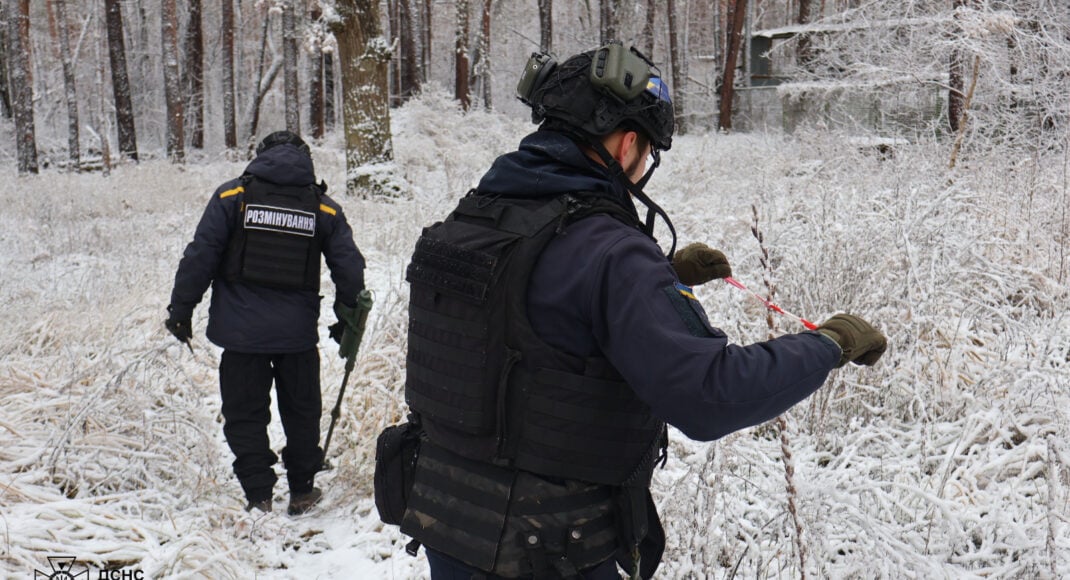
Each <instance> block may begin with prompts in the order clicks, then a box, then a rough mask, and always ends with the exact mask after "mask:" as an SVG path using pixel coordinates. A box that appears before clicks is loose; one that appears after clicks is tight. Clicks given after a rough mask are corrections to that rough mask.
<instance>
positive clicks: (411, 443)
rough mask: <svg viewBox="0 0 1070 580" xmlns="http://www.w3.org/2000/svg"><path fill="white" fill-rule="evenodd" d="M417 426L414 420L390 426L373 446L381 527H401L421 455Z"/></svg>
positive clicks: (376, 503)
mask: <svg viewBox="0 0 1070 580" xmlns="http://www.w3.org/2000/svg"><path fill="white" fill-rule="evenodd" d="M421 432H422V431H421V429H420V425H419V423H418V422H417V421H414V420H413V417H411V416H410V417H409V420H408V421H406V422H405V423H402V424H401V425H392V426H390V427H387V428H386V429H384V430H383V432H382V433H380V434H379V438H378V439H377V440H376V442H375V508H376V509H377V510H379V519H380V520H382V521H383V523H384V524H391V525H401V518H402V517H403V516H404V515H405V508H406V506H407V505H408V503H409V495H410V493H411V492H412V483H413V481H414V479H415V474H416V458H417V456H418V455H419V454H420V435H421Z"/></svg>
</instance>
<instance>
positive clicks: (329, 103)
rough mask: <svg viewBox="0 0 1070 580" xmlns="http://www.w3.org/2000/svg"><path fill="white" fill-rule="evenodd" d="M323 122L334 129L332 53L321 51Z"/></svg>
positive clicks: (330, 129) (329, 128)
mask: <svg viewBox="0 0 1070 580" xmlns="http://www.w3.org/2000/svg"><path fill="white" fill-rule="evenodd" d="M323 124H324V125H325V126H326V127H327V130H328V131H333V130H334V53H332V52H325V53H323Z"/></svg>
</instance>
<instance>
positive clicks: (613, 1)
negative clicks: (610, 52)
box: [599, 0, 620, 45]
mask: <svg viewBox="0 0 1070 580" xmlns="http://www.w3.org/2000/svg"><path fill="white" fill-rule="evenodd" d="M599 7H600V8H601V10H600V14H601V17H602V18H601V21H602V22H601V26H600V38H601V44H602V45H606V44H609V43H610V42H612V41H614V40H620V17H619V14H620V0H599Z"/></svg>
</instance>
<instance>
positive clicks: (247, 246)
mask: <svg viewBox="0 0 1070 580" xmlns="http://www.w3.org/2000/svg"><path fill="white" fill-rule="evenodd" d="M243 188H244V191H243V192H241V193H243V196H244V197H243V199H242V204H241V211H240V213H239V220H240V223H238V224H237V226H236V227H235V228H234V230H233V233H232V234H231V238H230V241H229V242H228V245H227V254H226V257H225V258H224V261H223V269H224V272H223V273H224V277H225V278H226V279H227V280H236V281H241V282H245V283H249V284H258V285H262V286H269V287H273V288H282V289H289V290H318V289H319V281H320V253H321V250H322V247H323V233H322V232H320V231H319V230H318V228H317V223H318V216H317V212H318V211H319V210H320V191H319V189H317V188H316V186H314V185H310V186H283V185H276V184H272V183H268V182H264V181H261V180H259V179H257V178H255V177H253V178H248V179H247V183H245V185H244V186H243V187H242V188H237V189H243ZM231 191H236V190H231ZM227 193H229V192H227Z"/></svg>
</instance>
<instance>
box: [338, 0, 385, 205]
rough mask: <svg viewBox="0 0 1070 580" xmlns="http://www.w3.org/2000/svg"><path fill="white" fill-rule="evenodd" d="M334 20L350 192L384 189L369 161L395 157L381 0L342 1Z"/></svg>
mask: <svg viewBox="0 0 1070 580" xmlns="http://www.w3.org/2000/svg"><path fill="white" fill-rule="evenodd" d="M337 10H338V16H339V20H338V21H336V22H334V23H332V26H331V28H332V31H333V32H334V35H335V38H337V39H338V52H339V54H338V58H339V62H340V63H341V65H342V94H343V98H342V107H343V122H344V124H345V138H346V175H347V177H346V191H347V192H349V193H350V194H359V195H362V196H368V195H381V194H384V193H385V186H384V183H383V182H382V181H379V180H376V179H373V175H372V172H371V171H370V170H369V166H374V165H377V164H385V163H389V162H390V161H391V160H392V159H393V146H392V143H391V137H390V106H389V102H388V95H387V86H388V82H389V81H388V79H387V76H388V74H387V72H388V67H389V64H390V48H389V46H388V45H387V44H386V41H385V39H384V38H383V37H382V31H381V29H380V26H379V2H378V0H340V1H339V2H338V3H337Z"/></svg>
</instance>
